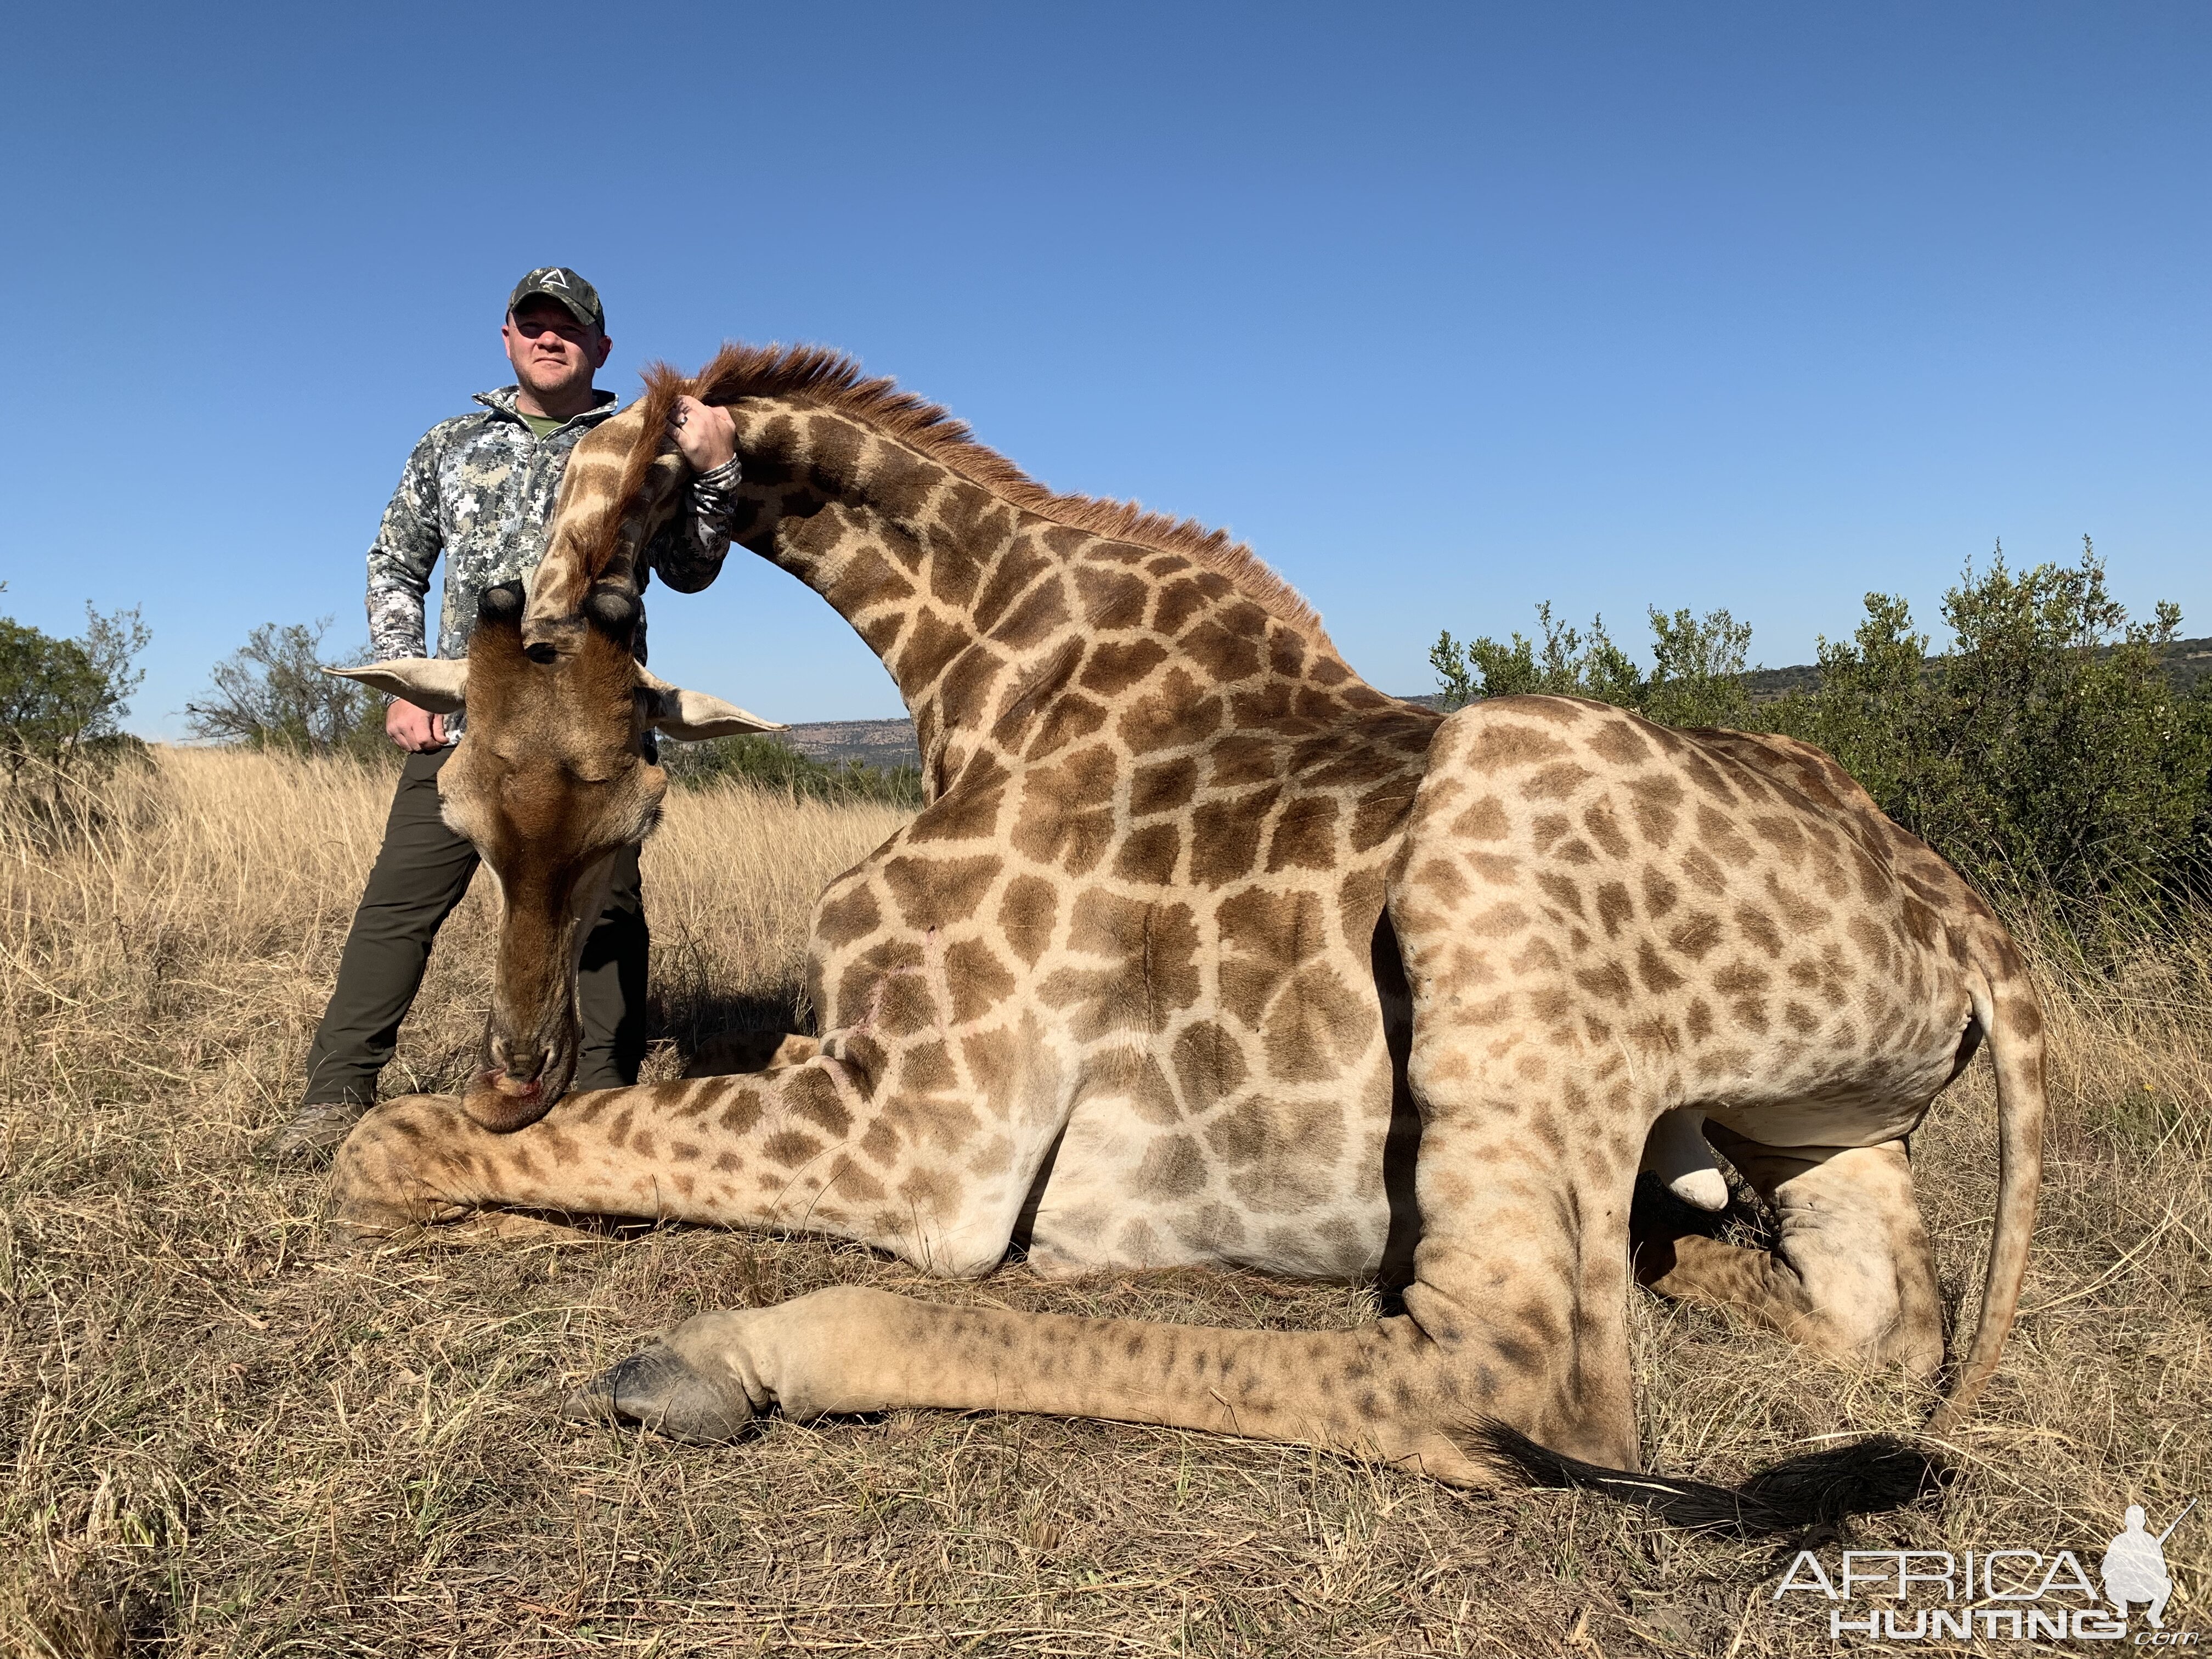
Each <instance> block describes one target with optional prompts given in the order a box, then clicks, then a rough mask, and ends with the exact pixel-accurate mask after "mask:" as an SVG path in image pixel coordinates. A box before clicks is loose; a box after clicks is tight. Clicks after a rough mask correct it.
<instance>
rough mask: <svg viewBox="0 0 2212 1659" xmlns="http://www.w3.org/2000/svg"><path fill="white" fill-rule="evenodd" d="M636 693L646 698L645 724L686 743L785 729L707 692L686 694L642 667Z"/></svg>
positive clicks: (681, 688) (638, 675) (682, 689)
mask: <svg viewBox="0 0 2212 1659" xmlns="http://www.w3.org/2000/svg"><path fill="white" fill-rule="evenodd" d="M637 693H638V696H641V697H642V698H644V699H645V723H646V724H647V726H653V727H654V728H656V729H657V730H659V732H662V733H663V734H665V736H668V737H671V738H677V739H678V740H679V741H681V742H684V743H698V742H700V741H702V740H703V739H705V738H733V737H736V736H738V735H739V734H740V733H742V732H781V731H783V730H784V729H785V728H784V727H783V726H781V725H780V724H778V723H777V722H776V721H775V720H763V719H762V718H761V717H760V716H759V715H758V714H747V713H745V711H744V709H742V708H738V706H737V705H736V704H735V703H732V702H723V701H722V700H721V699H720V697H710V696H708V695H707V694H706V693H705V692H704V691H687V690H684V688H683V687H682V686H680V685H671V684H669V683H668V682H667V681H666V680H664V679H662V678H659V676H658V675H654V674H648V673H647V672H646V671H645V670H644V669H642V668H641V669H639V670H638V671H637Z"/></svg>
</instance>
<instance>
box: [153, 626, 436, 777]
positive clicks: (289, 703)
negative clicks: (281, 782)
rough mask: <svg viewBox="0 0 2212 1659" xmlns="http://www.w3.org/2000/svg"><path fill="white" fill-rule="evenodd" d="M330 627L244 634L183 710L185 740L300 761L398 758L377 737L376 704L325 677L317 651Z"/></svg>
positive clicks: (380, 719)
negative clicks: (284, 753) (283, 753)
mask: <svg viewBox="0 0 2212 1659" xmlns="http://www.w3.org/2000/svg"><path fill="white" fill-rule="evenodd" d="M330 625H331V619H330V618H329V617H323V618H322V619H320V620H319V621H318V622H315V623H285V624H283V625H282V626H280V625H279V624H277V623H262V624H261V626H260V627H258V628H257V629H254V630H253V631H252V633H251V634H249V635H246V643H245V644H244V645H242V646H240V647H239V648H238V649H237V650H236V651H234V652H233V653H231V654H230V655H229V656H228V657H227V658H225V659H223V660H222V662H219V663H217V664H216V665H215V668H214V670H213V671H212V672H211V673H210V676H209V679H210V684H209V687H208V690H206V692H205V693H204V694H203V695H202V696H201V698H200V700H199V701H198V702H188V703H186V704H185V724H186V725H187V726H190V727H191V732H192V735H193V736H195V737H197V738H206V739H208V740H210V741H211V742H215V743H235V744H245V745H246V747H247V748H249V749H282V750H289V751H291V752H292V753H294V754H301V755H333V754H343V755H352V756H354V757H356V758H358V759H362V760H375V761H394V762H396V761H397V760H398V759H399V758H400V756H399V750H398V747H397V746H396V745H395V744H392V742H391V741H390V740H389V739H388V738H386V736H385V734H384V699H383V698H382V697H380V696H378V695H377V694H376V693H375V692H374V691H372V690H369V689H368V687H367V686H365V685H362V684H357V683H356V682H355V681H352V680H342V679H335V678H331V676H330V675H329V674H328V673H326V672H325V670H326V669H328V668H330V667H331V666H333V665H332V664H331V663H330V662H328V661H327V660H325V658H324V656H323V649H322V646H323V635H324V634H325V633H326V632H327V631H328V630H329V629H330ZM353 654H354V656H355V657H356V659H366V658H367V657H368V650H367V647H363V648H362V650H360V651H357V652H356V653H353Z"/></svg>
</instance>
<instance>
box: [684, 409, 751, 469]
mask: <svg viewBox="0 0 2212 1659" xmlns="http://www.w3.org/2000/svg"><path fill="white" fill-rule="evenodd" d="M668 435H669V436H670V437H671V438H673V439H675V440H676V447H677V448H678V449H680V450H682V451H683V452H684V459H685V460H686V461H688V462H690V464H691V470H692V471H694V472H712V471H714V469H715V468H716V467H718V466H720V465H723V464H724V463H726V461H728V460H729V459H730V458H731V457H732V455H735V454H736V453H738V423H737V421H736V419H735V418H734V417H733V416H732V415H731V414H730V411H729V410H726V409H721V408H718V407H716V406H715V405H714V404H702V403H701V402H700V401H699V400H698V399H697V398H689V397H686V398H678V399H677V400H676V407H675V408H673V409H671V410H669V411H668Z"/></svg>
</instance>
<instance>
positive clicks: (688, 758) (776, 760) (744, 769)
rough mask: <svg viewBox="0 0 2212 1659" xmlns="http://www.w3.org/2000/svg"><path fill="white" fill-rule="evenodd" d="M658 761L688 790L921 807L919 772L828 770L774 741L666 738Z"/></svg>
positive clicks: (848, 765) (852, 764)
mask: <svg viewBox="0 0 2212 1659" xmlns="http://www.w3.org/2000/svg"><path fill="white" fill-rule="evenodd" d="M660 761H661V764H662V765H663V766H665V768H667V769H668V779H669V781H670V782H671V783H673V784H677V785H679V786H680V787H684V788H687V789H704V788H710V787H714V786H715V785H717V784H724V783H737V784H744V785H749V786H750V787H753V788H757V789H772V790H775V791H777V792H778V793H784V794H789V795H793V796H796V797H798V798H799V799H817V800H872V801H884V802H887V803H889V804H890V805H894V806H912V807H918V806H920V805H921V773H920V772H919V771H917V770H916V769H915V768H913V767H911V766H900V767H892V768H882V767H874V766H864V765H862V764H861V763H860V762H859V761H847V762H845V763H844V764H842V766H825V765H823V763H821V762H820V761H817V760H815V759H814V758H812V757H811V756H807V755H803V754H801V753H800V752H799V750H796V749H793V748H792V747H791V746H790V745H789V744H783V743H779V742H778V741H777V740H776V739H775V738H768V737H743V738H714V739H712V740H711V741H709V742H706V743H671V742H668V741H665V740H664V741H663V743H662V745H661V750H660Z"/></svg>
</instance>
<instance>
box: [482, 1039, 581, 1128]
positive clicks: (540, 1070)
mask: <svg viewBox="0 0 2212 1659" xmlns="http://www.w3.org/2000/svg"><path fill="white" fill-rule="evenodd" d="M485 1046H486V1048H487V1050H488V1054H487V1059H488V1062H489V1063H488V1064H486V1065H485V1066H483V1068H482V1069H481V1070H479V1071H478V1072H477V1074H476V1077H475V1079H473V1081H472V1082H471V1085H470V1088H469V1091H468V1093H467V1094H466V1095H465V1096H464V1097H462V1101H461V1109H463V1110H464V1111H465V1112H466V1113H467V1114H468V1115H469V1116H470V1117H471V1119H473V1120H474V1121H476V1122H477V1124H478V1125H479V1126H480V1127H483V1128H486V1129H489V1130H490V1131H491V1132H492V1133H495V1134H507V1133H512V1132H513V1131H514V1130H516V1129H526V1128H528V1127H530V1126H531V1125H532V1124H533V1123H535V1122H537V1121H538V1119H539V1118H541V1117H543V1116H544V1115H545V1114H546V1113H547V1112H548V1111H550V1110H551V1109H552V1107H553V1103H555V1102H556V1101H557V1100H558V1099H560V1097H561V1096H562V1093H563V1092H564V1091H565V1087H566V1085H567V1081H568V1078H567V1073H568V1070H569V1067H568V1066H567V1065H563V1064H561V1063H558V1062H557V1061H556V1057H555V1056H554V1055H553V1054H551V1053H550V1052H549V1051H548V1050H546V1049H545V1048H532V1049H530V1050H528V1051H527V1052H522V1053H518V1052H516V1051H514V1050H512V1049H510V1048H508V1047H507V1044H506V1043H505V1042H503V1041H501V1039H500V1038H499V1037H497V1036H493V1037H492V1038H491V1039H490V1040H489V1042H487V1044H486V1045H485Z"/></svg>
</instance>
